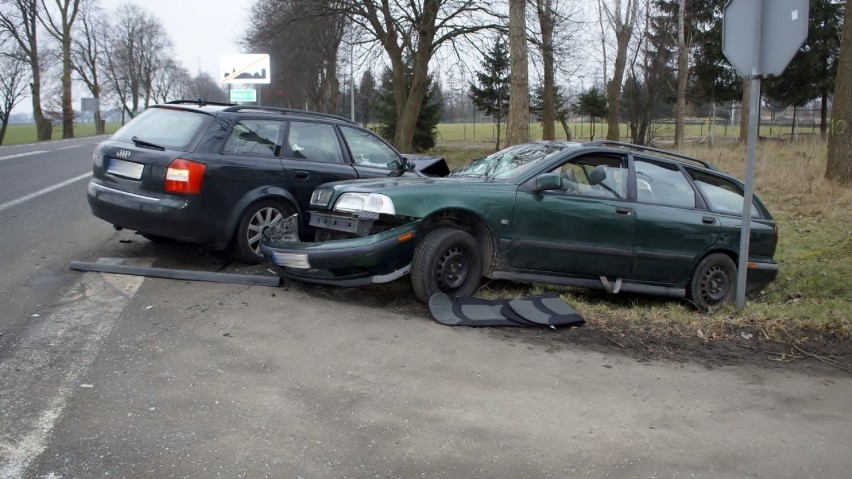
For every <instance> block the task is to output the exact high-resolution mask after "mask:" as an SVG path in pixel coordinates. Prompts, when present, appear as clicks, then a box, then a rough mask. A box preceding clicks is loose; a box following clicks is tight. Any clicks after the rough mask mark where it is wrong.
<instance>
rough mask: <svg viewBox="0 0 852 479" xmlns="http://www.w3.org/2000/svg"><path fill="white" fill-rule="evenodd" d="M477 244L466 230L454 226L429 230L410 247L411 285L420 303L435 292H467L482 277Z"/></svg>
mask: <svg viewBox="0 0 852 479" xmlns="http://www.w3.org/2000/svg"><path fill="white" fill-rule="evenodd" d="M478 251H479V245H478V243H477V242H476V238H474V237H473V236H472V235H471V234H470V233H468V232H466V231H462V230H459V229H455V228H440V229H437V230H435V231H432V232H430V233H429V234H428V235H426V237H425V238H424V239H423V241H421V242H420V244H419V245H417V248H416V249H415V250H414V259H413V260H412V261H411V286H412V288H413V289H414V294H415V295H416V296H417V299H419V300H420V301H421V302H423V303H427V302H429V298H430V297H432V295H433V294H435V293H446V294H448V295H450V296H469V295H471V294H473V292H474V291H476V289H477V288H478V287H479V282H480V280H481V279H482V259H481V258H480V257H479V253H478Z"/></svg>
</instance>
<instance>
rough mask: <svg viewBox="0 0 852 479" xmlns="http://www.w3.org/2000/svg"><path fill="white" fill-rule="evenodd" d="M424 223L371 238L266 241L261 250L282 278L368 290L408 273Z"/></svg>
mask: <svg viewBox="0 0 852 479" xmlns="http://www.w3.org/2000/svg"><path fill="white" fill-rule="evenodd" d="M421 224H422V220H418V221H414V222H412V223H407V224H405V225H402V226H399V227H396V228H393V229H390V230H387V231H383V232H381V233H377V234H374V235H370V236H364V237H358V238H348V239H340V240H332V241H321V242H315V243H298V242H292V241H283V240H274V239H270V238H264V239H263V241H262V242H261V245H260V249H261V251H262V252H263V254H264V256H266V258H267V259H268V260H269V261H270V262H271V263H272V264H273V265H275V266H276V270H277V272H278V274H279V275H281V276H282V277H285V278H289V279H296V280H299V281H304V282H308V283H317V284H331V285H336V286H348V287H357V286H367V285H370V284H380V283H388V282H391V281H394V280H396V279H398V278H401V277H402V276H405V275H406V274H408V273H409V271H410V269H411V258H412V256H413V255H414V245H415V241H414V239H415V236H416V235H417V231H418V229H419V228H420V225H421Z"/></svg>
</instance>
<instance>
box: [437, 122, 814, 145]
mask: <svg viewBox="0 0 852 479" xmlns="http://www.w3.org/2000/svg"><path fill="white" fill-rule="evenodd" d="M475 126H476V128H475V129H474V124H473V123H441V124H439V125H438V138H437V140H438V142H441V141H496V138H497V125H496V124H493V123H477V124H476V125H475ZM708 126H709V125H705V124H698V125H696V124H688V125H686V130H685V135H686V136H687V137H690V138H705V137H708V136H709V134H710V133H709V131H708ZM568 127H569V128H570V129H571V133H572V135H573V139H574V140H582V141H585V140H589V139H590V138H591V137H592V134H591V133H592V125H590V124H589V123H588V122H586V123H570V124H569V125H568ZM541 130H542V128H541V123H530V138H531V139H534V140H535V139H541ZM797 133H798V134H800V135H803V136H807V135H813V134H817V133H819V129H818V128H813V127H811V126H808V127H803V126H799V128H798V132H797ZM739 134H740V126H739V124H735V125H716V129H715V132H714V135H715V136H717V137H729V138H736V137H739ZM760 136H762V137H788V138H789V136H790V127H778V126H769V125H762V126H761V127H760ZM505 137H506V125H505V123H504V124H501V125H500V138H501V143H502V139H503V138H505ZM621 137H622V138H630V132H629V130H628V129H627V125H621ZM654 137H655V138H658V139H667V138H671V137H674V124H655V125H654ZM556 138H557V139H563V140H564V139H565V130H564V129H563V128H562V125H560V124H558V123H557V124H556ZM604 138H606V125H605V124H602V123H597V124H595V125H594V139H596V140H600V139H604Z"/></svg>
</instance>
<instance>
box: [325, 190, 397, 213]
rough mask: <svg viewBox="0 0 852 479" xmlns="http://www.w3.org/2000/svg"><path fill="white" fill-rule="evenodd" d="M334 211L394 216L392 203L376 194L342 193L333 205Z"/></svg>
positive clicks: (385, 197)
mask: <svg viewBox="0 0 852 479" xmlns="http://www.w3.org/2000/svg"><path fill="white" fill-rule="evenodd" d="M334 211H339V212H344V213H359V212H362V211H363V212H368V213H381V214H386V215H393V214H396V210H395V209H394V207H393V201H392V200H391V199H390V198H388V197H387V196H385V195H380V194H378V193H343V194H342V195H340V198H338V199H337V203H335V204H334Z"/></svg>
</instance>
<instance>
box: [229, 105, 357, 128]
mask: <svg viewBox="0 0 852 479" xmlns="http://www.w3.org/2000/svg"><path fill="white" fill-rule="evenodd" d="M244 110H254V111H259V112H266V113H278V114H281V115H293V116H314V117H319V118H328V119H331V120H337V121H342V122H346V123H351V124H353V125H354V124H355V122H354V121H352V120H350V119H349V118H346V117H342V116H338V115H333V114H331V113H321V112H318V111H310V110H297V109H295V108H282V107H278V106H257V105H233V106H231V107H229V108H225V110H224V111H226V112H238V111H244Z"/></svg>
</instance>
